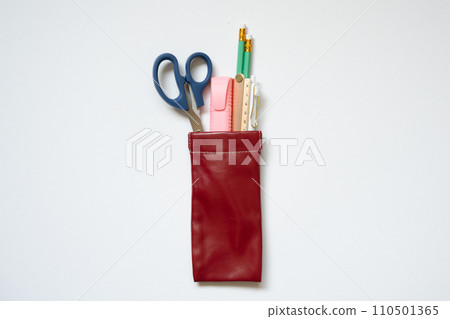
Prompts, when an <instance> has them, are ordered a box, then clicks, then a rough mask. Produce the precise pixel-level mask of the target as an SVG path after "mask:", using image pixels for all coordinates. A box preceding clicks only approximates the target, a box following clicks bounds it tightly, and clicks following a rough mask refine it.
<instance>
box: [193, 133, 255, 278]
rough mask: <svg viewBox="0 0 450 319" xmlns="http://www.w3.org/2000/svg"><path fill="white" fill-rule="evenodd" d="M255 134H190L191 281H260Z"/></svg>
mask: <svg viewBox="0 0 450 319" xmlns="http://www.w3.org/2000/svg"><path fill="white" fill-rule="evenodd" d="M261 148H262V137H261V132H260V131H238V132H191V133H189V152H190V158H191V172H192V211H191V245H192V266H193V275H194V281H196V282H198V281H255V282H259V281H261V269H262V230H261V193H260V187H259V184H260V166H259V159H260V153H261Z"/></svg>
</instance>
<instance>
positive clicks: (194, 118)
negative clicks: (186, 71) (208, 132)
mask: <svg viewBox="0 0 450 319" xmlns="http://www.w3.org/2000/svg"><path fill="white" fill-rule="evenodd" d="M184 92H185V93H186V100H187V103H188V107H189V110H188V111H187V112H186V113H187V116H188V117H189V121H190V122H191V126H192V130H193V131H194V132H203V125H202V120H201V119H200V111H199V109H198V107H197V103H196V102H195V99H194V98H193V93H192V88H191V86H190V85H189V83H187V82H185V83H184Z"/></svg>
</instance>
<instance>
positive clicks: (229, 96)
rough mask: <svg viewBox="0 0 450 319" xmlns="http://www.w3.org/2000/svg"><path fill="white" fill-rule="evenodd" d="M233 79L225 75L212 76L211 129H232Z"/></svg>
mask: <svg viewBox="0 0 450 319" xmlns="http://www.w3.org/2000/svg"><path fill="white" fill-rule="evenodd" d="M232 105H233V79H232V78H229V77H224V76H220V77H219V76H215V77H212V78H211V106H210V110H211V111H210V130H211V131H231V112H232Z"/></svg>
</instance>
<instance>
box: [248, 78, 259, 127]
mask: <svg viewBox="0 0 450 319" xmlns="http://www.w3.org/2000/svg"><path fill="white" fill-rule="evenodd" d="M257 88H258V85H257V84H255V86H253V105H252V111H251V113H250V123H251V125H252V127H253V128H254V129H256V128H257V127H258V111H259V95H256V94H257V92H256V91H259V90H257ZM255 103H256V110H255ZM253 113H255V116H253Z"/></svg>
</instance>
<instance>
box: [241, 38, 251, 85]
mask: <svg viewBox="0 0 450 319" xmlns="http://www.w3.org/2000/svg"><path fill="white" fill-rule="evenodd" d="M252 42H253V41H252V36H251V34H249V35H247V39H245V48H244V70H243V72H242V73H243V74H244V76H245V77H246V78H249V77H250V60H251V58H252Z"/></svg>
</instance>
